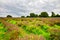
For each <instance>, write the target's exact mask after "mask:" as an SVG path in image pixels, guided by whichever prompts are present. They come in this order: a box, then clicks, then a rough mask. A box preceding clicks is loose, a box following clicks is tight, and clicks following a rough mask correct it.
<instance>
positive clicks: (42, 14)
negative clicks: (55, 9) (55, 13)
mask: <svg viewBox="0 0 60 40" xmlns="http://www.w3.org/2000/svg"><path fill="white" fill-rule="evenodd" d="M40 16H41V17H49V15H48V13H47V12H41V15H40Z"/></svg>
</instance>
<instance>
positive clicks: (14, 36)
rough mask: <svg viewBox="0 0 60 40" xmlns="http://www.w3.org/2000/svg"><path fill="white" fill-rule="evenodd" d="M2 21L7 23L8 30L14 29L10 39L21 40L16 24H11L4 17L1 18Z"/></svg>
mask: <svg viewBox="0 0 60 40" xmlns="http://www.w3.org/2000/svg"><path fill="white" fill-rule="evenodd" d="M1 22H2V23H3V24H4V25H5V27H6V28H8V32H12V31H14V33H12V34H11V38H10V40H19V37H18V35H19V28H18V26H16V25H13V24H10V23H8V22H6V21H4V20H3V19H2V20H1Z"/></svg>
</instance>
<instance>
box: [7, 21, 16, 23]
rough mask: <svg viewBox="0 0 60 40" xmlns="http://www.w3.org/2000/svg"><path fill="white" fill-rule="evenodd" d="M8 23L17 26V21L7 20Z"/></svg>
mask: <svg viewBox="0 0 60 40" xmlns="http://www.w3.org/2000/svg"><path fill="white" fill-rule="evenodd" d="M7 22H9V23H12V24H16V21H15V20H7Z"/></svg>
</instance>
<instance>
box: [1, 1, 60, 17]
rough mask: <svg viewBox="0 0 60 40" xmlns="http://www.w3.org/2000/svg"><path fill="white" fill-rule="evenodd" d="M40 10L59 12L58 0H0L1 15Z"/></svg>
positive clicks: (23, 13)
mask: <svg viewBox="0 0 60 40" xmlns="http://www.w3.org/2000/svg"><path fill="white" fill-rule="evenodd" d="M42 11H47V12H48V13H50V12H52V11H54V12H56V13H60V0H0V14H2V13H3V14H2V15H8V14H11V15H13V14H14V15H13V16H21V15H28V14H29V13H30V12H34V13H40V12H42ZM4 13H5V14H4Z"/></svg>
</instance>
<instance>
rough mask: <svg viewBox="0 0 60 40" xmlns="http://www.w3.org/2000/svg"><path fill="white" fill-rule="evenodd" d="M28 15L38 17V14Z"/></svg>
mask: <svg viewBox="0 0 60 40" xmlns="http://www.w3.org/2000/svg"><path fill="white" fill-rule="evenodd" d="M30 17H38V15H37V14H34V13H30Z"/></svg>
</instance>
